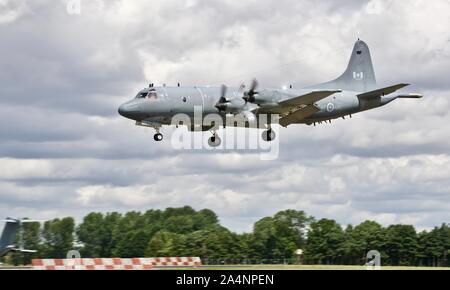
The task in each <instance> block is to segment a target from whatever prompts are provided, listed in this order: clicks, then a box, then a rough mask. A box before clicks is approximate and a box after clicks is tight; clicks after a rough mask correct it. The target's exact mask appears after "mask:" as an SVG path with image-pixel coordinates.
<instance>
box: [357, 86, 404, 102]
mask: <svg viewBox="0 0 450 290" xmlns="http://www.w3.org/2000/svg"><path fill="white" fill-rule="evenodd" d="M407 86H409V84H398V85H395V86H390V87H387V88H382V89H378V90H374V91H370V92H367V93H363V94H359V95H358V98H360V99H366V100H368V99H373V98H379V97H382V96H386V95H389V94H392V93H394V92H396V91H398V90H400V89H401V88H404V87H407Z"/></svg>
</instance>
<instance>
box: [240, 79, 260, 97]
mask: <svg viewBox="0 0 450 290" xmlns="http://www.w3.org/2000/svg"><path fill="white" fill-rule="evenodd" d="M257 88H258V81H257V80H256V79H253V81H252V85H251V87H250V90H249V91H247V92H245V93H244V97H243V99H244V100H245V103H248V102H250V103H253V102H254V101H255V95H257V94H258V93H257V92H256V89H257Z"/></svg>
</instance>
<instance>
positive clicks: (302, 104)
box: [271, 91, 341, 127]
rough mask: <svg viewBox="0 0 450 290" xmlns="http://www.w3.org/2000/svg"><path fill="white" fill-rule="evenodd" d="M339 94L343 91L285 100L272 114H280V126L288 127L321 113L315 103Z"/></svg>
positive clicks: (318, 93)
mask: <svg viewBox="0 0 450 290" xmlns="http://www.w3.org/2000/svg"><path fill="white" fill-rule="evenodd" d="M339 92H341V91H315V92H311V93H308V94H306V95H302V96H298V97H294V98H291V99H288V100H284V101H281V102H279V103H278V105H279V106H277V107H276V108H273V109H272V112H271V113H272V114H274V113H275V114H277V113H278V114H280V117H281V118H280V125H281V126H283V127H287V126H289V125H290V124H294V123H297V122H299V121H301V120H303V119H305V118H306V117H308V116H310V115H312V114H314V113H317V112H319V111H320V109H319V108H318V107H317V106H316V105H315V104H314V103H315V102H318V101H320V100H322V99H325V98H327V97H329V96H331V95H333V94H335V93H339Z"/></svg>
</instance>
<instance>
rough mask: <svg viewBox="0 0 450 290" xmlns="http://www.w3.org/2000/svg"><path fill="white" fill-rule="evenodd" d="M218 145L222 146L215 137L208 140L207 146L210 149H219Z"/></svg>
mask: <svg viewBox="0 0 450 290" xmlns="http://www.w3.org/2000/svg"><path fill="white" fill-rule="evenodd" d="M220 144H222V140H221V139H220V138H219V137H218V136H216V135H213V136H212V137H211V138H209V139H208V145H209V146H210V147H219V146H220Z"/></svg>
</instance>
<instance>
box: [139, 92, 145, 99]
mask: <svg viewBox="0 0 450 290" xmlns="http://www.w3.org/2000/svg"><path fill="white" fill-rule="evenodd" d="M147 95H148V93H147V92H140V93H139V94H137V96H136V98H137V99H143V98H145V97H147Z"/></svg>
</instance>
